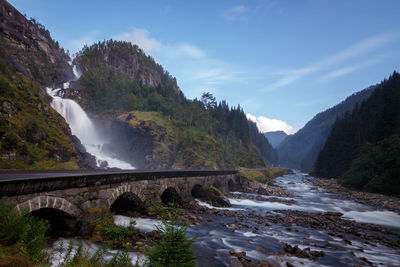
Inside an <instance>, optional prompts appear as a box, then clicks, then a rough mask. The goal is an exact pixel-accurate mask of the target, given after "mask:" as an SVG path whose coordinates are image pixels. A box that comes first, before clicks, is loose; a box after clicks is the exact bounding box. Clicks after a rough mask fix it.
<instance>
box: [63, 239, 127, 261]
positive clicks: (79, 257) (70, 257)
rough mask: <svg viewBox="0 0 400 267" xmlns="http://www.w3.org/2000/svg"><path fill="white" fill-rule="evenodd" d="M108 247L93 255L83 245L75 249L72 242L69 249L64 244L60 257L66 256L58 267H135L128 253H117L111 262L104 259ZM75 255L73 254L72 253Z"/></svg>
mask: <svg viewBox="0 0 400 267" xmlns="http://www.w3.org/2000/svg"><path fill="white" fill-rule="evenodd" d="M106 249H107V247H103V248H100V249H98V250H97V251H96V252H95V253H93V254H91V253H90V252H89V251H88V250H85V249H84V248H83V246H82V243H80V244H79V246H78V247H77V248H76V249H75V248H74V246H73V243H72V241H71V242H69V244H68V246H67V247H64V245H63V244H61V246H60V247H59V249H58V253H59V254H60V255H64V256H63V259H62V260H61V263H60V265H59V266H58V267H82V266H86V267H133V266H134V265H133V264H132V262H131V259H130V258H129V255H128V252H127V251H122V252H117V253H116V254H115V255H114V256H113V257H112V259H111V260H110V261H106V260H105V259H104V254H105V252H106ZM73 251H74V252H75V253H72V252H73Z"/></svg>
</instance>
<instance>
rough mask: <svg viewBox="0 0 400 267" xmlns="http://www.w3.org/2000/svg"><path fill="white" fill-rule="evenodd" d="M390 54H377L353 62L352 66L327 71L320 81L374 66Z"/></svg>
mask: <svg viewBox="0 0 400 267" xmlns="http://www.w3.org/2000/svg"><path fill="white" fill-rule="evenodd" d="M387 57H388V56H386V55H379V56H375V57H373V58H372V59H368V60H364V61H361V62H359V63H357V64H352V65H350V66H344V67H340V68H338V69H335V70H333V71H331V72H329V73H327V74H326V75H324V76H322V77H321V78H320V79H319V80H318V81H320V82H322V81H327V80H331V79H335V78H338V77H341V76H344V75H348V74H350V73H352V72H355V71H357V70H360V69H363V68H366V67H368V66H372V65H375V64H377V63H379V62H381V61H383V60H384V59H385V58H387Z"/></svg>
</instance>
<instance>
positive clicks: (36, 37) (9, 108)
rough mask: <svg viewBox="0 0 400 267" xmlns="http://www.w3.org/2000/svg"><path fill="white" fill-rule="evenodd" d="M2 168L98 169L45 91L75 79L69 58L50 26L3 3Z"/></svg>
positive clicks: (0, 14)
mask: <svg viewBox="0 0 400 267" xmlns="http://www.w3.org/2000/svg"><path fill="white" fill-rule="evenodd" d="M0 33H1V34H0V155H1V157H0V168H1V169H76V168H78V167H81V168H89V167H93V164H94V162H93V158H91V157H90V156H89V155H88V154H87V153H86V152H85V150H84V149H82V146H81V144H80V142H79V140H77V138H76V137H74V136H72V135H71V132H70V129H69V127H68V124H67V123H66V122H65V121H64V119H63V118H62V117H61V116H60V115H59V114H58V113H57V112H55V111H54V110H53V109H52V108H51V107H50V106H49V105H48V101H49V98H48V96H47V94H46V93H45V92H44V90H43V86H45V85H50V84H61V83H62V82H63V81H65V80H68V79H70V78H71V77H72V76H73V73H72V70H71V67H70V66H69V64H68V61H69V60H70V59H69V56H68V55H67V54H66V53H65V51H64V50H63V49H62V48H61V47H60V46H59V44H58V43H57V42H55V41H54V40H53V39H52V38H51V36H50V34H49V32H48V31H47V30H46V29H45V28H44V26H42V25H40V24H38V23H37V22H36V21H35V20H33V19H31V20H28V19H26V18H25V17H24V16H23V15H22V14H20V13H19V12H18V11H17V10H16V9H15V8H14V7H13V6H11V5H10V4H9V3H7V2H6V1H1V2H0Z"/></svg>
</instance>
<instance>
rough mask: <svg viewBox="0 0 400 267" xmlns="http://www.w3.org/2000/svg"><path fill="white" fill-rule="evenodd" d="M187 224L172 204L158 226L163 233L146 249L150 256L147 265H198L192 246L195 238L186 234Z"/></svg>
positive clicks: (169, 266) (156, 266) (165, 266)
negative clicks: (158, 239)
mask: <svg viewBox="0 0 400 267" xmlns="http://www.w3.org/2000/svg"><path fill="white" fill-rule="evenodd" d="M187 227H188V226H187V224H184V223H183V222H182V221H181V220H180V211H179V210H178V209H177V208H175V207H174V206H171V207H170V208H168V209H167V211H166V216H164V218H163V219H162V224H161V225H158V226H157V230H158V232H159V234H160V235H161V239H160V241H158V242H152V243H153V247H152V248H149V249H147V250H146V251H145V255H146V256H147V258H148V262H147V263H146V265H147V266H152V267H189V266H195V265H196V259H197V257H196V256H194V250H193V248H192V245H193V243H194V242H195V238H188V237H187V236H186V232H187Z"/></svg>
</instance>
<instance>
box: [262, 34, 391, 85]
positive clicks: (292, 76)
mask: <svg viewBox="0 0 400 267" xmlns="http://www.w3.org/2000/svg"><path fill="white" fill-rule="evenodd" d="M398 37H399V32H390V33H384V34H380V35H375V36H372V37H369V38H367V39H365V40H362V41H360V42H358V43H356V44H354V45H351V46H350V47H348V48H346V49H344V50H342V51H339V52H337V53H335V54H333V55H331V56H328V57H326V58H323V59H321V60H319V61H316V62H314V63H312V64H310V65H308V66H304V67H301V68H298V69H295V70H293V71H290V72H288V73H287V74H286V75H284V77H283V78H281V79H279V80H278V81H276V82H274V83H272V84H271V85H269V86H267V87H266V88H264V89H263V91H273V90H276V89H278V88H281V87H284V86H287V85H290V84H292V83H294V82H296V81H297V80H299V79H301V78H303V77H306V76H308V75H310V74H313V73H316V72H321V71H327V70H329V69H332V68H333V67H334V66H335V65H336V64H339V63H343V62H345V61H348V60H351V59H354V58H357V57H359V56H362V55H365V54H367V53H371V52H374V51H375V50H377V49H378V48H380V47H382V46H383V45H385V44H387V43H389V42H391V41H393V40H394V39H396V38H398ZM380 60H382V59H377V60H370V61H365V62H361V63H358V64H355V65H354V66H349V67H342V69H338V70H336V71H332V70H331V73H328V74H326V75H325V76H324V77H325V78H323V80H328V79H330V78H334V77H339V76H343V75H346V74H348V73H351V72H354V71H356V70H358V69H360V68H363V67H367V66H369V65H373V64H377V63H379V62H380Z"/></svg>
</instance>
